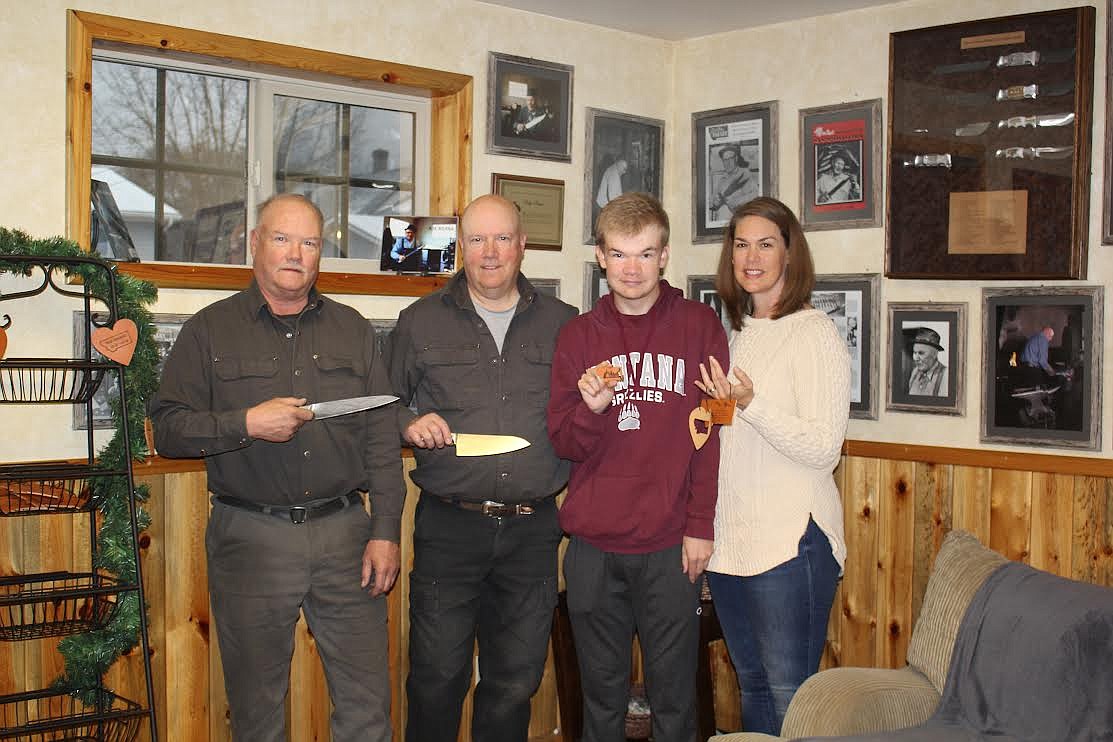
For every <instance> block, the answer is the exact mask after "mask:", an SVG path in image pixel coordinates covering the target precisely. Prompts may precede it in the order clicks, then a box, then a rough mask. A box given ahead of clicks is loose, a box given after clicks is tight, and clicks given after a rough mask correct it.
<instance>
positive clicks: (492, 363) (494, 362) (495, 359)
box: [491, 358, 499, 366]
mask: <svg viewBox="0 0 1113 742" xmlns="http://www.w3.org/2000/svg"><path fill="white" fill-rule="evenodd" d="M498 363H499V359H497V358H492V359H491V365H492V366H497V365H498Z"/></svg>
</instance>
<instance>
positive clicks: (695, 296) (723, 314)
mask: <svg viewBox="0 0 1113 742" xmlns="http://www.w3.org/2000/svg"><path fill="white" fill-rule="evenodd" d="M688 298H689V299H691V300H692V301H698V302H699V303H700V304H706V305H707V306H709V307H711V308H712V309H714V310H715V314H717V315H719V320H720V321H721V322H722V323H723V329H724V330H726V331H727V332H730V315H728V314H727V309H726V306H725V305H724V304H723V298H722V297H721V296H719V292H718V291H717V290H716V289H715V276H688Z"/></svg>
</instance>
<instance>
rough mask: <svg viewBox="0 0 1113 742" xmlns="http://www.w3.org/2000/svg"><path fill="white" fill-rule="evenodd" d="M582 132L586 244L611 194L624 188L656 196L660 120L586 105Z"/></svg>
mask: <svg viewBox="0 0 1113 742" xmlns="http://www.w3.org/2000/svg"><path fill="white" fill-rule="evenodd" d="M584 138H585V141H586V142H587V157H586V158H585V160H584V162H585V163H586V167H585V169H584V244H585V245H591V244H594V243H595V234H594V232H595V218H596V217H597V216H599V210H600V209H602V208H603V207H604V206H605V205H606V204H607V202H608V201H610V200H611V199H612V198H614V197H615V196H618V195H621V194H623V193H626V192H627V191H643V192H645V193H650V194H653V195H654V196H656V197H657V198H658V199H660V198H661V165H662V163H663V162H664V159H665V158H664V141H665V122H664V121H661V120H659V119H650V118H645V117H643V116H632V115H630V114H627V113H616V112H614V111H603V110H600V109H598V108H588V109H587V125H586V127H585V129H584Z"/></svg>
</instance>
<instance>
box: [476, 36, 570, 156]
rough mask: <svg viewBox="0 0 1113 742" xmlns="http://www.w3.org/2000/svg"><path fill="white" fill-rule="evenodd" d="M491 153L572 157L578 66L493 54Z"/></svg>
mask: <svg viewBox="0 0 1113 742" xmlns="http://www.w3.org/2000/svg"><path fill="white" fill-rule="evenodd" d="M488 59H489V63H488V71H487V152H488V153H490V154H495V155H515V156H517V157H535V158H539V159H544V160H560V161H562V162H570V161H571V160H572V72H573V67H572V66H571V65H567V64H558V63H556V62H543V61H541V60H540V59H529V58H527V57H515V56H512V55H510V54H500V53H498V52H491V53H490V55H489V58H488Z"/></svg>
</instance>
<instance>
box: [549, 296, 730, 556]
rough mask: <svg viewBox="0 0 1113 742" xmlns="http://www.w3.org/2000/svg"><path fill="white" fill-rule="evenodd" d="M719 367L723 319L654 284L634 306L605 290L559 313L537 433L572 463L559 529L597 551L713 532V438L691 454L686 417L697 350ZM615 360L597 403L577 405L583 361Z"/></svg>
mask: <svg viewBox="0 0 1113 742" xmlns="http://www.w3.org/2000/svg"><path fill="white" fill-rule="evenodd" d="M712 355H713V356H715V358H716V359H717V360H718V361H719V362H720V363H722V364H729V362H730V351H729V350H728V348H727V340H726V335H725V333H724V332H723V325H722V323H721V322H720V320H719V318H718V317H717V316H716V315H715V312H714V311H712V310H711V308H710V307H708V306H706V305H704V304H700V303H698V302H694V301H689V300H687V299H685V298H684V297H683V294H681V292H680V290H679V289H675V288H673V287H672V286H670V285H669V284H668V283H667V282H665V281H661V295H660V296H659V297H658V299H657V301H656V303H654V305H653V306H652V307H651V308H650V310H649V312H648V313H646V314H644V315H624V314H621V313H620V312H619V311H618V309H617V308H616V307H615V304H614V297H613V296H612V295H610V294H607V295H605V296H603V297H602V298H601V299H599V301H598V302H597V303H596V304H595V307H594V308H593V309H592V310H591V311H590V312H588V313H587V314H584V315H580V316H579V317H576V318H574V319H572V320H571V321H569V322H568V323H567V324H566V325H565V326H564V327H563V328H562V329H561V331H560V335H559V336H558V338H557V344H556V353H555V355H554V357H553V376H552V390H551V393H550V397H549V408H548V425H549V437H550V438H551V439H552V442H553V448H554V449H555V450H556V453H557V455H558V456H560V457H562V458H565V459H569V460H571V461H572V477H571V479H570V480H569V482H568V497H567V498H566V499H565V501H564V505H563V507H562V508H561V510H560V524H561V526H562V527H563V528H564V530H565V532H566V533H569V534H571V535H573V536H577V537H579V538H582V539H583V540H584V541H587V542H588V543H590V544H591V545H592V546H595V547H596V548H598V549H601V550H603V551H612V552H620V553H625V554H644V553H649V552H654V551H660V550H662V549H667V548H669V547H672V546H675V545H677V544H679V543H680V542H681V540H682V539H683V537H684V536H692V537H695V538H702V539H713V538H714V519H715V500H716V497H717V495H718V477H719V435H718V431H717V430H712V434H711V437H710V438H709V439H708V440H707V443H706V444H704V446H703V448H701V449H700V450H699V451H696V450H695V446H694V445H693V444H692V437H691V435H690V433H689V432H688V415H689V413H691V411H692V409H693V408H695V407H697V406H699V403H700V400H701V399H703V398H704V395H703V393H702V392H701V391H700V390H699V389H698V388H697V387H696V385H695V381H696V379H698V378H700V375H699V364H700V363H707V359H708V356H712ZM604 361H606V362H609V363H612V364H614V365H616V366H619V367H620V368H622V371H623V379H624V381H623V382H621V383H619V385H618V386H617V387H616V389H615V397H614V400H613V401H612V403H611V406H610V408H609V409H608V410H606V411H605V412H603V414H600V415H597V414H595V413H594V412H592V411H591V410H590V409H588V407H587V405H586V404H585V403H584V401H583V398H582V397H581V396H580V391H579V388H578V387H577V386H576V384H577V382H578V381H579V378H580V376H581V375H582V374H583V373H584V371H585V370H586V369H588V368H589V367H592V366H595V365H596V364H599V363H602V362H604Z"/></svg>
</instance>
